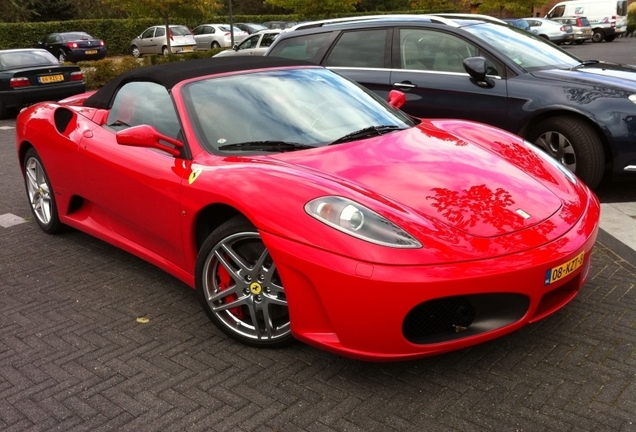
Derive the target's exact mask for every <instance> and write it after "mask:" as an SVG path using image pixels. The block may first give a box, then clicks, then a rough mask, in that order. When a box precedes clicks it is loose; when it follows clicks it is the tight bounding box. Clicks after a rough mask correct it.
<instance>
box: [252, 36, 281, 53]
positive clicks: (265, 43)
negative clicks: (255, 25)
mask: <svg viewBox="0 0 636 432" xmlns="http://www.w3.org/2000/svg"><path fill="white" fill-rule="evenodd" d="M279 34H280V33H263V36H262V37H261V40H260V41H259V43H258V48H255V49H254V51H253V55H258V56H262V55H265V53H266V52H267V50H268V49H269V47H270V46H271V45H272V44H273V43H274V41H275V40H276V38H277V37H278V35H279Z"/></svg>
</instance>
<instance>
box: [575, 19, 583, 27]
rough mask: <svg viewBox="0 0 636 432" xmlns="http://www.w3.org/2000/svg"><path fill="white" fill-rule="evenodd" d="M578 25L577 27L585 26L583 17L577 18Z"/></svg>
mask: <svg viewBox="0 0 636 432" xmlns="http://www.w3.org/2000/svg"><path fill="white" fill-rule="evenodd" d="M576 26H577V27H583V22H582V21H581V18H577V19H576Z"/></svg>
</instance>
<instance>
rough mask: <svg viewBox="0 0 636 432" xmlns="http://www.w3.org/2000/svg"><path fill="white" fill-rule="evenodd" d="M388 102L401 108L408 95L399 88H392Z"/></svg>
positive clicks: (394, 106)
mask: <svg viewBox="0 0 636 432" xmlns="http://www.w3.org/2000/svg"><path fill="white" fill-rule="evenodd" d="M388 102H389V105H391V106H392V107H393V108H398V109H399V108H400V107H401V106H402V105H404V104H405V103H406V95H405V94H404V93H402V92H401V91H399V90H391V92H389V99H388Z"/></svg>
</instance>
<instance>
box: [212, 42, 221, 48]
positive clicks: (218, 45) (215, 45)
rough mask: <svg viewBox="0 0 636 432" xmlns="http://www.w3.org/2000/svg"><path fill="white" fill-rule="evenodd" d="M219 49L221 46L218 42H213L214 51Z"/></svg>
mask: <svg viewBox="0 0 636 432" xmlns="http://www.w3.org/2000/svg"><path fill="white" fill-rule="evenodd" d="M217 48H221V45H220V44H219V43H218V42H217V41H214V42H212V49H217Z"/></svg>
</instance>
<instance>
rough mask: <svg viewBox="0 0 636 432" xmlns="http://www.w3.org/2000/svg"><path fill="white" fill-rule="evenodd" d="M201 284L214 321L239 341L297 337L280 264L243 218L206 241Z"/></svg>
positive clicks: (269, 344)
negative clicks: (292, 327) (276, 262)
mask: <svg viewBox="0 0 636 432" xmlns="http://www.w3.org/2000/svg"><path fill="white" fill-rule="evenodd" d="M196 289H197V295H198V297H199V302H200V303H201V306H202V307H203V310H204V311H205V313H206V314H207V315H208V317H209V318H210V320H211V321H212V322H213V323H214V325H216V326H217V327H218V328H219V329H220V330H221V331H222V332H224V333H225V334H227V335H228V336H230V337H232V338H234V339H236V340H237V341H239V342H242V343H244V344H247V345H251V346H256V347H266V348H275V347H281V346H285V345H288V344H290V343H292V342H293V341H294V338H293V336H292V334H291V328H290V321H289V311H288V309H287V298H286V296H285V290H284V288H283V284H282V282H281V280H280V277H279V275H278V271H277V269H276V265H275V264H274V261H273V260H272V258H271V257H270V255H269V252H268V250H267V248H266V247H265V244H264V243H263V241H262V239H261V237H260V235H259V234H258V231H257V230H256V228H255V227H254V225H252V224H251V223H250V222H249V221H248V220H247V219H245V218H244V217H242V216H237V217H234V218H232V219H230V220H229V221H227V222H225V223H224V224H222V225H221V226H219V227H218V228H217V229H216V230H214V231H213V232H212V234H210V236H209V237H208V238H207V240H206V241H205V242H204V243H203V246H202V247H201V250H200V251H199V255H198V258H197V266H196Z"/></svg>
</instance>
